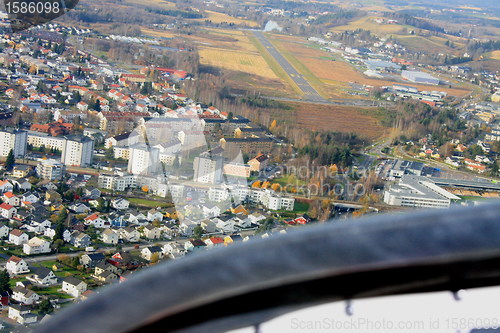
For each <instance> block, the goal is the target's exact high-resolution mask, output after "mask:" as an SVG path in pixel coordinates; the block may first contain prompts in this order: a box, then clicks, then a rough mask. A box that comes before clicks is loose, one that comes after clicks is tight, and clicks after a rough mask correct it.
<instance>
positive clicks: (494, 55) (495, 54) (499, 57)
mask: <svg viewBox="0 0 500 333" xmlns="http://www.w3.org/2000/svg"><path fill="white" fill-rule="evenodd" d="M488 58H490V59H493V60H500V51H493V52H491V53H489V54H488Z"/></svg>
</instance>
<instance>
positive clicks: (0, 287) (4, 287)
mask: <svg viewBox="0 0 500 333" xmlns="http://www.w3.org/2000/svg"><path fill="white" fill-rule="evenodd" d="M9 281H10V276H9V273H7V271H6V270H2V271H0V294H3V293H4V292H9V293H11V292H12V289H10V284H9Z"/></svg>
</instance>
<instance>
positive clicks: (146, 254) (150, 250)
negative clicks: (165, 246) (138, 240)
mask: <svg viewBox="0 0 500 333" xmlns="http://www.w3.org/2000/svg"><path fill="white" fill-rule="evenodd" d="M153 254H157V255H158V257H157V259H161V258H163V250H162V249H161V247H159V246H148V247H146V248H144V249H142V251H141V257H143V258H144V259H146V260H148V261H151V258H152V257H153Z"/></svg>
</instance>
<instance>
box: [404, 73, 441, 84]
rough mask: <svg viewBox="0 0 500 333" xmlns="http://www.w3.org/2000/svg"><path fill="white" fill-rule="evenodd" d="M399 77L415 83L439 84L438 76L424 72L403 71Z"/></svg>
mask: <svg viewBox="0 0 500 333" xmlns="http://www.w3.org/2000/svg"><path fill="white" fill-rule="evenodd" d="M401 77H402V78H403V79H405V80H408V81H411V82H415V83H422V84H432V85H436V86H437V85H438V84H439V79H438V78H435V77H434V76H432V75H430V74H427V73H424V72H415V71H403V72H402V73H401Z"/></svg>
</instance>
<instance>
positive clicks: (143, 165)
mask: <svg viewBox="0 0 500 333" xmlns="http://www.w3.org/2000/svg"><path fill="white" fill-rule="evenodd" d="M129 155H130V156H129V160H128V168H127V171H128V172H129V173H132V174H134V175H153V174H155V173H156V172H158V171H159V170H160V166H161V165H160V150H159V149H158V148H156V147H148V146H147V145H145V144H136V145H133V146H131V147H130V153H129Z"/></svg>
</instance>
